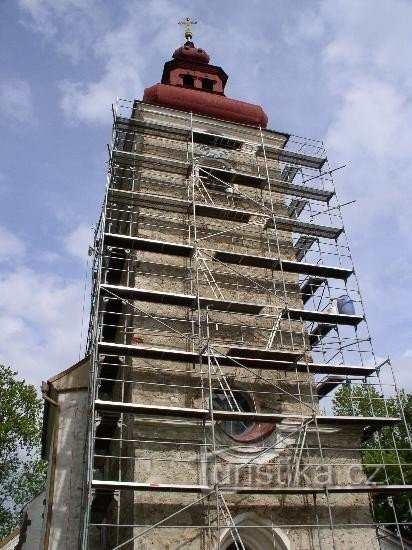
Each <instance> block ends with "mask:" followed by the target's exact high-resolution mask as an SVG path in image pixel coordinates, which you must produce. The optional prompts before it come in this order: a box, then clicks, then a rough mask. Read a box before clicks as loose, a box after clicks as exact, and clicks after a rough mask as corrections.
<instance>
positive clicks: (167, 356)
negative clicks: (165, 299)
mask: <svg viewBox="0 0 412 550" xmlns="http://www.w3.org/2000/svg"><path fill="white" fill-rule="evenodd" d="M235 349H236V350H238V349H239V348H235ZM262 351H263V352H264V351H266V350H262ZM99 353H100V354H102V355H113V356H115V357H119V356H131V357H142V358H145V359H158V360H165V361H175V362H179V363H180V362H182V363H191V364H196V363H198V364H199V365H200V359H201V360H202V363H203V364H206V363H207V361H208V356H207V354H206V353H203V354H199V353H196V352H192V351H185V350H180V349H171V348H158V347H152V346H135V345H130V344H116V343H114V342H103V341H100V342H99ZM276 353H278V354H279V356H282V354H283V351H277V352H275V351H273V354H274V356H275V354H276ZM299 355H300V354H299ZM279 356H278V357H279ZM214 357H215V358H216V359H217V361H218V362H219V365H221V366H224V367H239V366H243V365H244V366H246V367H247V368H256V369H261V370H281V371H291V372H294V371H297V372H309V373H312V374H339V375H352V376H361V377H364V376H368V375H370V374H372V373H373V372H374V371H375V368H374V367H363V366H356V365H334V364H330V363H323V364H319V363H309V362H308V363H306V362H299V361H296V362H295V361H292V360H291V361H286V360H284V359H282V360H279V359H277V360H275V359H274V358H270V359H262V358H256V357H253V356H246V354H244V355H243V357H242V354H241V353H240V354H239V355H238V356H236V355H230V354H229V353H228V354H225V355H223V354H219V353H214Z"/></svg>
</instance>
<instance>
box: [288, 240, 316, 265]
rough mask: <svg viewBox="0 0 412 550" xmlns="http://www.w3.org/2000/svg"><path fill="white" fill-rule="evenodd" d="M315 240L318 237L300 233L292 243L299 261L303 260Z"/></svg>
mask: <svg viewBox="0 0 412 550" xmlns="http://www.w3.org/2000/svg"><path fill="white" fill-rule="evenodd" d="M317 241H318V239H317V238H316V237H310V236H307V235H301V236H300V237H299V239H298V240H297V241H296V242H295V244H294V245H293V248H294V250H295V254H296V259H297V261H298V262H301V261H302V260H303V258H304V257H305V256H306V254H307V253H308V252H309V250H310V249H311V247H312V245H313V244H314V243H315V242H317Z"/></svg>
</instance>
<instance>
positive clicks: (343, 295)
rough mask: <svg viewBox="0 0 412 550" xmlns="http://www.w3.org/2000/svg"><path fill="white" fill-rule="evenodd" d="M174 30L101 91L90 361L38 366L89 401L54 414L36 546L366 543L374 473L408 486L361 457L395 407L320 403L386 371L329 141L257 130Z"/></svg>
mask: <svg viewBox="0 0 412 550" xmlns="http://www.w3.org/2000/svg"><path fill="white" fill-rule="evenodd" d="M186 39H187V41H186V43H185V44H184V45H183V46H181V47H180V48H178V49H177V50H176V51H175V52H174V53H173V57H172V60H171V61H168V62H167V63H166V64H165V66H164V71H163V75H162V79H161V83H159V84H155V85H154V86H152V87H150V88H147V89H146V90H145V93H144V97H143V101H137V100H135V101H133V102H126V101H120V102H119V103H118V105H116V108H115V109H114V123H113V141H112V145H111V150H110V170H109V177H108V184H107V189H106V195H105V200H104V205H103V210H102V215H101V218H100V221H99V225H98V228H97V230H96V238H95V244H94V248H93V250H92V252H93V254H94V267H93V296H92V311H91V322H90V332H89V345H88V351H89V354H90V355H89V357H90V359H86V360H85V361H84V362H82V363H81V364H79V365H77V366H75V368H74V371H73V372H75V373H77V372H78V371H79V372H80V374H79V375H78V376H77V375H76V376H77V378H76V377H75V376H74V375H73V372H72V371H67V372H68V374H65V377H60V378H59V379H58V381H59V384H60V386H59V387H58V388H57V387H56V381H55V379H51V380H50V381H49V383H48V385H47V386H45V394H47V395H48V396H49V398H50V399H52V401H54V402H55V403H57V404H60V406H61V407H63V408H64V406H63V404H64V403H66V405H67V407H69V405H70V403H71V402H73V401H74V402H76V400H77V402H78V403H79V404H81V407H82V409H81V410H82V413H81V415H80V414H79V415H78V416H77V417H76V416H73V415H72V416H71V417H70V422H69V421H68V420H67V421H66V420H65V418H66V417H65V416H64V415H63V416H62V415H61V413H60V416H59V415H57V414H56V415H55V416H53V418H52V417H51V416H50V417H48V418H49V421H48V424H47V429H46V433H45V449H46V450H45V454H46V455H47V456H49V458H51V459H52V461H53V460H54V470H53V471H52V470H51V471H50V472H49V489H48V492H47V493H46V494H47V495H48V496H47V499H48V502H49V504H50V498H54V507H55V508H54V510H55V512H54V518H55V519H54V520H53V514H52V512H51V511H50V516H48V515H47V514H46V519H45V522H46V523H47V522H48V535H47V537H48V541H49V542H48V544H49V545H48V546H47V545H44V546H42V548H43V547H44V548H76V547H77V546H76V544H77V542H76V543H75V542H74V541H75V540H76V541H80V542H78V544H79V545H80V547H81V548H84V549H86V548H90V549H98V548H99V549H101V548H104V549H118V548H124V549H127V550H131V549H141V550H142V549H154V550H155V549H156V550H157V549H159V550H160V549H169V550H177V549H193V550H211V549H221V550H229V549H230V550H233V549H237V550H266V549H277V550H278V549H305V550H306V549H317V548H322V549H332V548H342V549H343V548H345V549H349V548H360V547H363V548H365V550H366V549H375V548H379V542H378V537H377V531H376V525H375V520H374V518H373V517H372V512H371V507H370V501H369V493H370V492H373V493H374V494H380V495H382V498H386V497H385V495H387V494H396V493H397V492H400V491H405V489H406V488H407V487H409V486H406V485H401V486H398V485H396V486H394V485H384V486H380V485H371V484H370V483H368V482H367V480H366V477H365V475H364V473H363V470H362V467H361V455H360V446H361V442H362V440H363V439H364V438H373V437H376V434H377V433H378V432H379V429H380V428H382V427H383V426H388V425H389V426H390V425H393V424H396V423H397V422H398V420H399V419H397V418H392V417H391V416H390V415H389V414H387V415H386V416H385V417H382V416H375V415H374V414H371V415H370V416H367V417H366V416H363V417H362V416H355V415H354V416H334V415H333V413H332V408H331V404H330V403H331V400H330V396H331V394H332V393H333V392H334V391H336V388H338V387H340V386H342V384H360V383H362V384H363V383H365V381H366V379H367V377H368V376H371V377H372V379H373V380H376V377H377V374H376V370H375V365H374V364H373V363H372V362H371V360H370V359H371V357H373V350H372V348H371V344H370V338H369V336H368V332H367V325H366V322H365V318H364V313H363V308H362V302H361V297H360V294H359V290H358V287H357V282H356V278H355V276H354V270H353V265H352V263H351V256H350V251H349V247H348V244H347V241H346V237H345V232H344V228H343V225H342V220H341V217H340V208H339V203H338V201H337V198H336V194H335V189H334V186H333V181H332V175H331V173H332V171H331V170H330V168H329V167H328V162H327V158H326V155H325V151H324V148H323V145H322V143H320V142H318V141H315V140H311V139H309V140H306V139H303V138H299V137H296V136H291V135H288V134H285V133H283V132H278V131H275V130H269V129H267V121H268V119H267V116H266V114H265V113H264V111H263V110H262V108H261V107H260V106H257V105H252V104H250V103H245V102H243V101H238V100H234V99H230V98H228V97H226V96H225V93H224V91H225V85H226V81H227V78H228V77H227V75H226V73H225V72H224V71H223V69H222V68H221V67H219V66H216V65H212V64H210V59H209V56H208V54H207V53H206V52H205V51H204V50H203V49H201V48H199V47H197V46H195V45H194V43H193V41H192V36H191V33H190V30H187V31H186ZM244 69H245V70H247V68H244ZM76 369H77V370H76ZM79 369H80V370H79ZM63 374H64V373H63ZM87 376H88V378H87ZM73 377H74V378H75V380H74V381H73ZM63 382H64V383H63ZM86 388H88V390H87V389H86ZM76 392H77V393H76ZM87 392H88V393H87ZM87 395H88V398H87V399H86V397H87ZM64 396H66V397H64ZM70 399H71V400H70ZM79 406H80V405H79ZM52 408H53V405H52V404H51V403H49V404H48V409H49V410H52ZM61 410H63V409H62V408H61ZM50 414H51V413H50ZM86 415H87V417H88V428H87V430H86V425H85V424H86V423H85V422H84V418H85V416H86ZM46 416H47V415H46ZM56 418H57V420H56ZM67 418H68V417H67ZM58 430H60V432H59V431H58ZM74 432H75V433H76V437H75V438H72V439H71V441H72V443H71V444H70V445H69V446H67V437H66V436H67V434H68V433H70V434H73V433H74ZM58 433H60V436H59V435H56V434H58ZM53 434H54V435H53ZM65 434H66V435H65ZM53 437H54V439H53ZM59 437H60V440H61V443H60V445H64V441H63V439H64V437H66V447H65V448H66V451H67V452H68V453H71V450H72V449H74V448H76V452H73V453H71V454H70V457H71V459H70V461H71V468H72V469H71V470H70V472H71V474H70V475H68V474H67V473H66V476H65V477H64V475H63V473H62V472H63V467H64V465H62V464H61V463H60V462H59V460H61V457H62V456H63V453H62V452H61V453H60V455H59V456H57V455H56V449H57V448H58V445H59V443H58V441H60V440H59ZM53 441H54V443H53ZM56 441H57V443H56ZM53 445H54V446H53ZM56 445H57V447H56ZM53 449H54V450H53ZM83 449H84V451H83ZM53 457H54V458H53ZM59 464H60V466H59ZM81 465H84V476H83V477H81V476H80V474H79V473H77V477H76V478H75V477H74V476H75V474H74V473H73V472H74V470H75V469H76V468H77V470H79V471H80V470H81V468H80V466H81ZM59 467H60V470H59ZM77 470H76V471H77ZM53 472H54V473H53ZM56 472H57V474H56ZM59 472H60V473H59ZM59 475H60V477H59ZM53 476H54V477H53ZM56 476H57V477H56ZM70 476H72V477H70ZM52 482H53V487H54V489H53V490H51V489H50V486H51V485H50V484H51V483H52ZM69 482H70V483H69ZM65 483H66V485H64V484H65ZM68 484H69V485H70V491H71V492H70V496H68V494H69V493H68V491H69V485H68ZM57 486H59V487H61V488H62V487H63V489H61V491H60V496H59V494H57V491H56V487H57ZM81 494H82V495H83V496H82V497H81ZM64 495H65V497H64ZM63 497H64V498H66V501H64V498H63ZM59 498H60V500H59ZM68 501H70V503H71V506H72V512H71V513H70V514H68V515H67V522H68V524H70V526H71V527H70V528H68V529H66V530H65V534H64V537H66V538H63V535H62V533H61V532H60V531H59V530H58V527H57V525H56V521H57V520H56V517H57V516H58V517H60V521H62V518H63V517H64V513H63V511H64V509H65V508H64V506H65V504H64V503H65V502H66V504H67V502H68ZM76 503H78V506H77V505H76ZM46 507H47V505H46ZM52 508H53V507H50V506H49V508H48V509H50V510H52ZM59 513H60V515H59ZM56 514H57V515H56ZM53 521H54V523H53ZM53 529H54V531H53ZM53 533H54V534H53ZM59 537H60V538H59ZM70 541H71V542H70Z"/></svg>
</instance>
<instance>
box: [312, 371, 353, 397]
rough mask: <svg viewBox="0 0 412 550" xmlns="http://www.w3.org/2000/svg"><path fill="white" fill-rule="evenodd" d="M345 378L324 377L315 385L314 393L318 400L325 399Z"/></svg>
mask: <svg viewBox="0 0 412 550" xmlns="http://www.w3.org/2000/svg"><path fill="white" fill-rule="evenodd" d="M345 380H346V378H345V377H344V376H336V375H335V376H334V375H332V376H326V377H325V378H323V380H321V381H320V382H318V384H317V385H316V393H317V394H318V397H319V399H322V397H326V396H327V395H328V394H329V393H330V392H331V391H333V390H334V389H336V388H338V387H339V386H340V385H341V384H343V383H344V382H345Z"/></svg>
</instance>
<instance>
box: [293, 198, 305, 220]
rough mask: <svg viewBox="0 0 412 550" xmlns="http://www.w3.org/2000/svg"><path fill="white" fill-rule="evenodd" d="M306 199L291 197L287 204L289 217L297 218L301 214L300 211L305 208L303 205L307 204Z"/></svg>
mask: <svg viewBox="0 0 412 550" xmlns="http://www.w3.org/2000/svg"><path fill="white" fill-rule="evenodd" d="M307 204H308V201H307V200H303V199H293V200H291V201H290V203H289V204H288V215H289V216H290V217H291V218H299V216H300V215H301V214H302V212H303V211H304V209H305V206H307Z"/></svg>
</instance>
